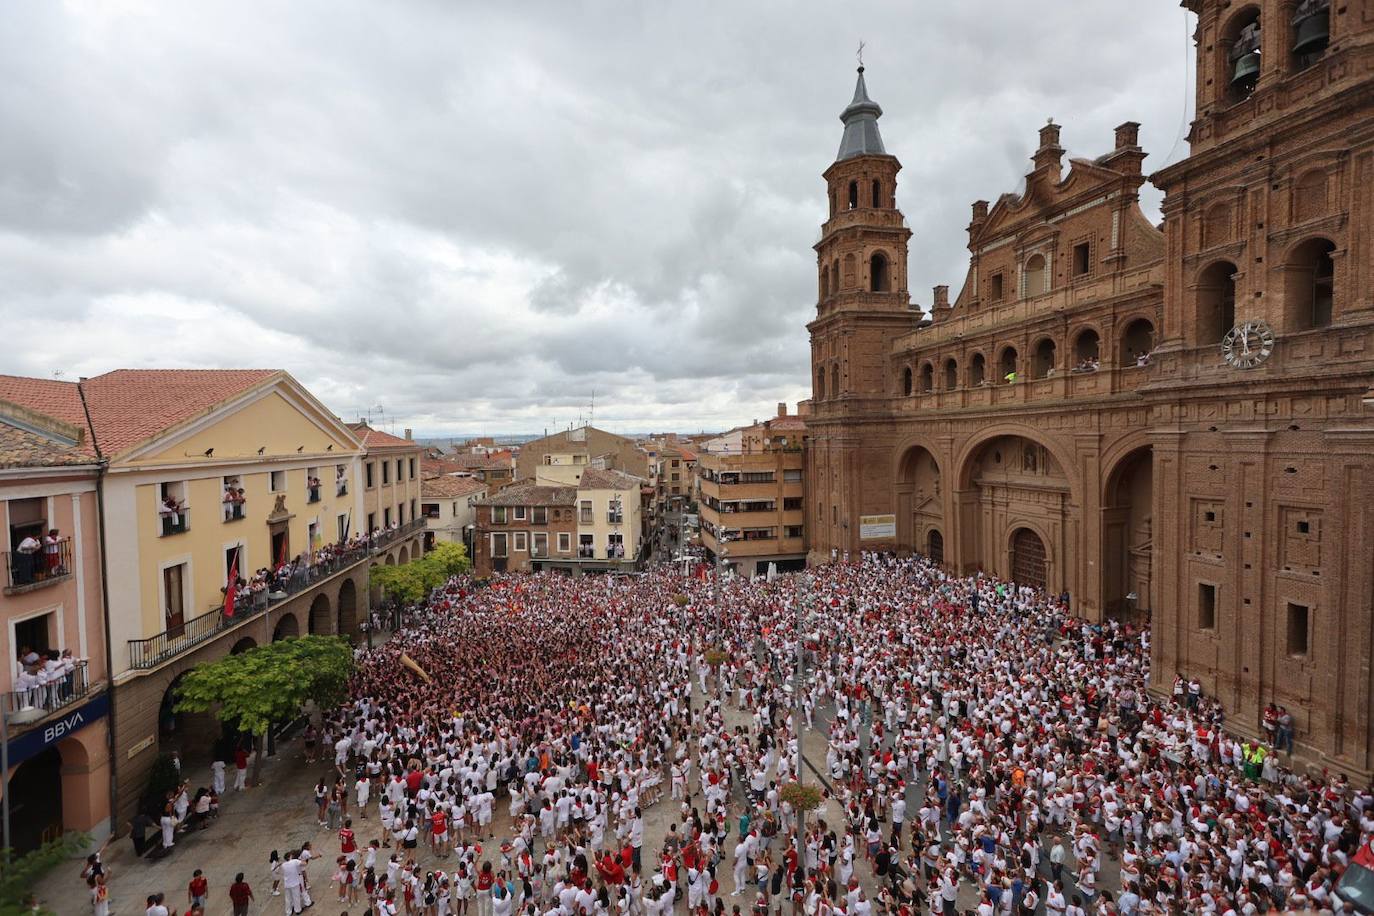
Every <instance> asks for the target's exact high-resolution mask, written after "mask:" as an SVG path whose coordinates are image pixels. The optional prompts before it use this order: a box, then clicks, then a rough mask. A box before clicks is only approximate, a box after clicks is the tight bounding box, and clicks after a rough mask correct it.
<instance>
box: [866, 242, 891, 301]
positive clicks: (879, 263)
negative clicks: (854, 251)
mask: <svg viewBox="0 0 1374 916" xmlns="http://www.w3.org/2000/svg"><path fill="white" fill-rule="evenodd" d="M868 285H869V289H870V290H871V291H873V292H875V293H886V292H891V290H892V277H891V269H890V266H889V261H888V259H887V254H886V253H884V252H882V251H875V252H873V254H872V255H871V256H869V259H868Z"/></svg>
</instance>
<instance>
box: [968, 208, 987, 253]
mask: <svg viewBox="0 0 1374 916" xmlns="http://www.w3.org/2000/svg"><path fill="white" fill-rule="evenodd" d="M987 221H988V202H987V201H986V200H975V201H974V202H973V219H972V220H970V221H969V224H968V243H969V247H970V248H971V247H973V244H974V242H975V241H977V239H978V234H979V233H980V232H982V231H983V226H984V225H985V224H986V223H987Z"/></svg>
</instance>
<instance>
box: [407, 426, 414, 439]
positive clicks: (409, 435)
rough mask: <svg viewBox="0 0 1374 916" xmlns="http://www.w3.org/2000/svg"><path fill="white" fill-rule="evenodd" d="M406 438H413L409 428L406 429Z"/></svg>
mask: <svg viewBox="0 0 1374 916" xmlns="http://www.w3.org/2000/svg"><path fill="white" fill-rule="evenodd" d="M406 438H407V439H413V438H414V437H413V436H412V435H411V434H410V429H409V428H407V429H406Z"/></svg>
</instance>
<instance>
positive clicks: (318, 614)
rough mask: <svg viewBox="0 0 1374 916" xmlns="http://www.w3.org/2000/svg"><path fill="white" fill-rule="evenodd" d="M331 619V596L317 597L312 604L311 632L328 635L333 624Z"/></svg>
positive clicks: (322, 594) (320, 595)
mask: <svg viewBox="0 0 1374 916" xmlns="http://www.w3.org/2000/svg"><path fill="white" fill-rule="evenodd" d="M330 617H331V615H330V612H329V596H328V595H326V594H324V593H320V594H318V595H316V596H315V600H314V601H312V602H310V632H311V633H312V634H320V635H324V634H327V633H328V632H329V625H330V624H331V623H332V622H333V621H332V620H331V619H330Z"/></svg>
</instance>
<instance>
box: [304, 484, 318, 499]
mask: <svg viewBox="0 0 1374 916" xmlns="http://www.w3.org/2000/svg"><path fill="white" fill-rule="evenodd" d="M305 501H306V502H307V503H317V502H319V501H320V488H319V487H306V490H305Z"/></svg>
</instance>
